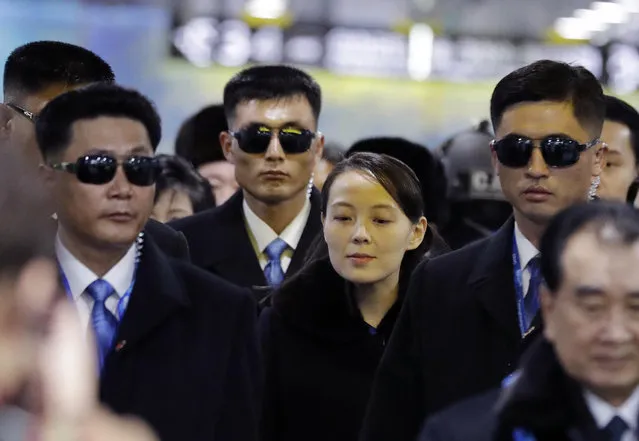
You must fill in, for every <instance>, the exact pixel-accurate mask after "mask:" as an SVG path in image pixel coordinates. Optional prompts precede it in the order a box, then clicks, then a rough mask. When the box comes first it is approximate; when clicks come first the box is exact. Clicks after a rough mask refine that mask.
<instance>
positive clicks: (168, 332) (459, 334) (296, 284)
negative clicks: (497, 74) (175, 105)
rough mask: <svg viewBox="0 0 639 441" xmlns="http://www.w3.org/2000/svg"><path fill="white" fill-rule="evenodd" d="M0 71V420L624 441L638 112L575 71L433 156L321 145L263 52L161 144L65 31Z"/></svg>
mask: <svg viewBox="0 0 639 441" xmlns="http://www.w3.org/2000/svg"><path fill="white" fill-rule="evenodd" d="M3 92H4V101H3V103H2V104H0V223H1V224H2V226H3V228H2V229H0V330H1V332H0V354H1V356H0V439H1V440H3V441H5V440H9V441H13V440H16V441H22V440H26V441H30V440H38V441H39V440H43V441H67V440H88V441H93V440H96V441H102V440H118V441H129V440H130V441H151V440H156V439H157V440H162V441H182V440H192V441H198V440H202V441H213V440H219V441H254V440H264V441H288V440H291V441H293V440H296V441H297V440H301V439H304V440H307V441H313V440H318V441H319V440H322V441H324V440H327V439H328V440H336V441H358V440H359V441H448V440H450V441H454V440H482V441H483V440H494V441H506V440H514V441H524V440H539V441H542V440H543V441H546V440H553V441H554V440H583V441H585V440H608V441H622V440H623V441H639V435H638V433H639V432H638V429H639V427H638V424H639V423H638V422H639V272H637V271H636V270H635V269H636V268H637V267H638V266H639V213H638V212H637V210H636V209H635V207H634V205H635V198H636V196H637V188H638V185H637V182H638V180H637V179H638V170H639V167H638V164H639V113H638V112H637V111H636V110H635V109H634V108H633V107H632V106H631V105H629V104H628V103H626V102H624V101H622V100H621V99H619V98H616V97H612V96H606V95H604V91H603V89H602V87H601V85H600V84H599V82H598V80H597V79H596V78H595V77H594V76H593V74H592V73H590V72H589V71H588V70H586V69H584V68H583V67H579V66H573V65H569V64H566V63H562V62H557V61H550V60H540V61H537V62H535V63H533V64H531V65H528V66H524V67H522V68H520V69H518V70H515V71H513V72H512V73H510V74H509V75H507V76H506V77H504V78H502V79H501V80H500V81H499V83H498V84H497V85H496V87H495V89H494V91H493V94H492V97H491V100H490V103H487V107H488V106H489V109H490V121H484V122H482V123H481V124H479V125H478V126H477V127H470V128H468V129H467V130H464V131H462V132H460V133H457V134H454V136H452V137H451V138H450V139H448V140H447V141H446V142H445V143H443V144H442V145H441V146H439V147H438V148H435V149H432V150H431V149H428V148H426V147H425V146H423V145H420V144H417V143H415V142H412V141H409V140H406V139H403V138H393V137H376V138H367V139H362V140H360V141H358V142H356V143H355V144H353V145H352V146H349V147H348V148H346V147H342V146H339V145H338V144H335V143H334V142H331V141H330V140H331V139H333V138H334V137H335V134H330V133H326V134H324V133H322V132H321V131H320V130H319V121H320V115H321V111H322V104H323V103H322V92H321V88H320V86H319V84H318V83H317V82H316V81H315V79H314V78H313V77H312V76H311V75H309V74H308V73H306V72H304V71H302V70H300V69H297V68H295V67H291V66H285V65H273V66H253V67H249V68H246V69H244V70H241V71H240V72H238V73H237V74H236V75H234V76H233V77H232V78H231V79H230V80H229V82H228V83H227V84H226V85H225V87H224V94H223V97H224V98H223V103H219V104H218V103H212V104H211V105H210V106H208V107H206V108H204V109H201V110H199V111H198V112H197V113H196V114H194V115H193V116H192V117H190V118H189V119H188V120H187V121H186V122H185V123H184V124H183V125H182V127H181V129H180V131H179V134H178V137H177V140H176V142H175V155H159V154H158V155H156V150H157V148H158V145H159V144H160V141H161V138H162V122H161V120H160V117H159V115H158V112H157V110H156V108H155V106H154V104H153V103H152V101H151V100H150V99H149V98H148V97H146V96H144V95H142V94H141V93H140V92H138V91H136V90H132V89H129V88H125V87H122V86H120V85H118V84H117V81H116V75H115V73H114V72H113V71H112V69H111V67H110V66H109V65H108V64H107V63H106V62H105V61H104V60H103V59H101V58H100V57H99V56H98V55H97V54H94V53H92V52H91V51H89V50H87V49H84V48H81V47H78V46H74V45H71V44H67V43H61V42H55V41H38V42H33V43H29V44H26V45H24V46H21V47H19V48H17V49H15V51H13V52H12V54H11V55H10V56H9V57H8V59H7V60H6V63H5V68H4V91H3ZM416 123H417V122H416ZM327 139H328V141H327Z"/></svg>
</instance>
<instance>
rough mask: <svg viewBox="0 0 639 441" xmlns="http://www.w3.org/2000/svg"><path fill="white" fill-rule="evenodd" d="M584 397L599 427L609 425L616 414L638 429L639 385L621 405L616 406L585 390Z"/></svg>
mask: <svg viewBox="0 0 639 441" xmlns="http://www.w3.org/2000/svg"><path fill="white" fill-rule="evenodd" d="M584 398H585V400H586V404H587V405H588V409H590V413H591V414H592V416H593V418H594V420H595V423H597V427H599V428H600V429H603V428H604V427H606V426H607V425H608V423H609V422H610V420H612V419H613V418H614V417H615V416H619V417H620V418H621V419H622V420H624V421H625V422H626V424H628V427H630V429H631V430H632V431H633V432H635V431H636V430H637V416H638V415H639V387H637V388H636V389H635V391H634V392H633V393H632V395H630V397H629V398H628V399H627V400H626V402H625V403H623V404H622V405H621V406H620V407H614V406H612V405H611V404H609V403H607V402H606V401H604V400H602V399H601V398H599V397H598V396H597V395H595V394H593V393H592V392H590V391H588V390H585V391H584Z"/></svg>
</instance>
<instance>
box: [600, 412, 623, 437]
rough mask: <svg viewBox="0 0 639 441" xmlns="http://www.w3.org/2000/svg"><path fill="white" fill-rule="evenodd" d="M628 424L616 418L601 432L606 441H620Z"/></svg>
mask: <svg viewBox="0 0 639 441" xmlns="http://www.w3.org/2000/svg"><path fill="white" fill-rule="evenodd" d="M628 428H629V427H628V424H626V422H625V421H624V420H622V419H621V418H620V417H618V416H616V417H614V418H613V419H611V420H610V422H609V423H608V425H607V426H606V427H604V429H603V432H604V434H605V435H606V439H607V440H608V441H621V438H622V437H623V435H624V434H625V433H626V431H627V430H628Z"/></svg>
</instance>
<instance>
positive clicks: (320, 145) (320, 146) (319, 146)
mask: <svg viewBox="0 0 639 441" xmlns="http://www.w3.org/2000/svg"><path fill="white" fill-rule="evenodd" d="M324 143H325V139H324V135H323V134H322V133H319V132H318V137H317V141H316V142H315V149H316V150H315V158H314V159H315V161H314V163H315V165H317V164H319V162H320V160H321V159H322V155H323V154H324Z"/></svg>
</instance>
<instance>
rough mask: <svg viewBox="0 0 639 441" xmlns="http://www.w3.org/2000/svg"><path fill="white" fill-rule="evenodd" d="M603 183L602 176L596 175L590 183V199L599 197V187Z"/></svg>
mask: <svg viewBox="0 0 639 441" xmlns="http://www.w3.org/2000/svg"><path fill="white" fill-rule="evenodd" d="M600 184H601V178H600V177H599V176H595V177H594V178H592V182H591V183H590V189H589V190H588V200H589V201H594V200H595V199H598V197H597V190H598V189H599V185H600Z"/></svg>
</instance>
